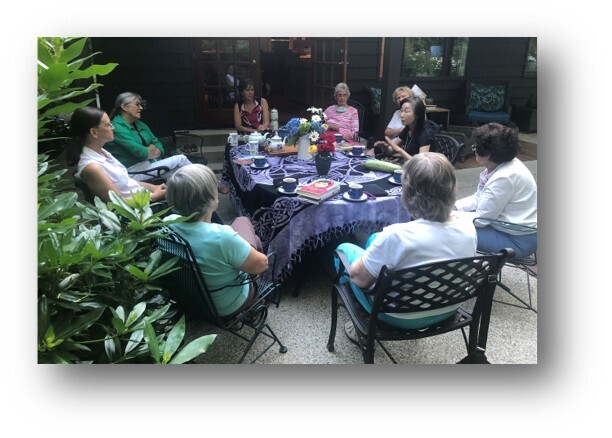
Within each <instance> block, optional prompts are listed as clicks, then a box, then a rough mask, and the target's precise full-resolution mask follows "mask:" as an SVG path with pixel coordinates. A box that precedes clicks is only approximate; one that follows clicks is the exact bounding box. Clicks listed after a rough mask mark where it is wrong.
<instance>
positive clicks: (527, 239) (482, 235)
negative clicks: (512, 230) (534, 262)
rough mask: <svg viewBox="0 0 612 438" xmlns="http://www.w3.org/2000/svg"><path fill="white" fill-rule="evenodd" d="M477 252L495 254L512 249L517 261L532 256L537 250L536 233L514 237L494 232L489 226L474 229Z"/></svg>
mask: <svg viewBox="0 0 612 438" xmlns="http://www.w3.org/2000/svg"><path fill="white" fill-rule="evenodd" d="M476 233H477V235H478V250H479V251H484V252H490V253H496V252H498V251H500V250H502V249H504V248H512V249H513V250H514V252H515V253H516V256H515V257H516V258H517V259H522V258H525V257H527V256H528V255H531V254H533V253H534V252H536V250H537V249H538V233H533V234H522V235H514V234H508V233H504V232H502V231H499V230H496V229H495V228H493V227H491V226H487V227H476Z"/></svg>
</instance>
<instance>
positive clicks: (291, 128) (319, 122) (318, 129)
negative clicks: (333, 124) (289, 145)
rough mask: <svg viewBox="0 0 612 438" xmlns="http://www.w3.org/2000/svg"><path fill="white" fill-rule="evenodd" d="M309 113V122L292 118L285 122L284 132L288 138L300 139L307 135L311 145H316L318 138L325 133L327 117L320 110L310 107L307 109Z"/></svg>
mask: <svg viewBox="0 0 612 438" xmlns="http://www.w3.org/2000/svg"><path fill="white" fill-rule="evenodd" d="M307 111H309V112H310V113H311V116H310V120H308V119H299V118H293V119H291V120H289V122H287V124H286V125H285V127H284V130H285V131H287V135H288V137H289V138H293V140H295V138H297V137H302V136H303V135H308V136H309V138H310V142H311V143H316V142H317V141H318V140H319V137H320V136H321V135H322V134H324V133H325V132H326V131H327V128H328V126H327V123H325V119H326V118H327V116H326V115H325V113H324V112H323V110H322V109H321V108H315V107H310V108H308V109H307Z"/></svg>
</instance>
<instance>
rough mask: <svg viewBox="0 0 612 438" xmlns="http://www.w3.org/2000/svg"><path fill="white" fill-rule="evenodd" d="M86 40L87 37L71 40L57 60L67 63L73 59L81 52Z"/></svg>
mask: <svg viewBox="0 0 612 438" xmlns="http://www.w3.org/2000/svg"><path fill="white" fill-rule="evenodd" d="M86 42H87V38H80V39H78V40H76V41H73V42H72V43H71V44H70V45H67V47H65V48H64V50H62V52H61V54H60V57H59V62H65V63H66V64H68V63H69V62H71V61H73V60H74V59H75V58H76V57H77V56H79V55H80V54H81V53H83V48H84V47H85V43H86Z"/></svg>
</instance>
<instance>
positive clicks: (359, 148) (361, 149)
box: [351, 145, 363, 155]
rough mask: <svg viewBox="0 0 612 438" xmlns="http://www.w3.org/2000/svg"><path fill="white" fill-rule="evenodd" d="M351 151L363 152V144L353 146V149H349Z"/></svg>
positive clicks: (356, 153)
mask: <svg viewBox="0 0 612 438" xmlns="http://www.w3.org/2000/svg"><path fill="white" fill-rule="evenodd" d="M351 152H352V153H353V155H361V154H363V145H359V146H353V149H352V150H351Z"/></svg>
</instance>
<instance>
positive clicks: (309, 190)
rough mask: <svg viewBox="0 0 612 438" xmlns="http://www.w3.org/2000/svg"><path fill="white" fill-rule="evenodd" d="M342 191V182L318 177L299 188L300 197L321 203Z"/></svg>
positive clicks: (313, 202) (306, 200)
mask: <svg viewBox="0 0 612 438" xmlns="http://www.w3.org/2000/svg"><path fill="white" fill-rule="evenodd" d="M339 191H340V183H339V182H337V181H332V180H329V179H318V180H315V181H313V182H311V183H310V184H305V185H303V186H301V187H298V189H297V195H298V197H299V198H300V199H301V200H302V201H305V202H310V203H312V204H320V203H321V202H323V201H325V200H326V199H328V198H330V197H332V196H334V195H335V194H336V193H338V192H339Z"/></svg>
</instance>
